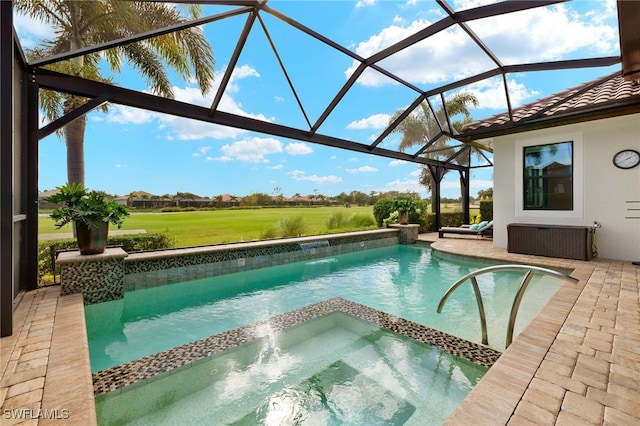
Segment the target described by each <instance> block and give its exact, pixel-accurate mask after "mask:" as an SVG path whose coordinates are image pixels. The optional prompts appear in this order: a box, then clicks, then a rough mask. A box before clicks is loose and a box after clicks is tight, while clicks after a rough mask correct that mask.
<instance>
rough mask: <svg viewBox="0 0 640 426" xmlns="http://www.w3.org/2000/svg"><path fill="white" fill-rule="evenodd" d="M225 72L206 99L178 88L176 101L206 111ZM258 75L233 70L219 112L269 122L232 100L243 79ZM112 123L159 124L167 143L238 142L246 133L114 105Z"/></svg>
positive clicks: (196, 90)
mask: <svg viewBox="0 0 640 426" xmlns="http://www.w3.org/2000/svg"><path fill="white" fill-rule="evenodd" d="M223 73H224V69H223V70H221V71H219V72H217V73H216V76H215V79H214V87H213V90H212V92H211V93H210V94H209V95H208V96H206V97H205V96H202V93H201V92H200V89H199V88H197V87H191V86H186V87H177V86H173V88H172V90H173V93H174V97H175V100H177V101H180V102H184V103H188V104H193V105H198V106H201V107H205V108H208V107H210V106H211V103H212V102H213V97H214V93H216V91H217V90H218V87H219V85H220V82H221V80H222V74H223ZM259 77H260V74H259V73H258V72H257V71H256V70H255V69H254V68H252V67H250V66H248V65H243V66H240V67H238V68H236V69H235V70H234V72H233V73H232V75H231V79H230V80H229V84H228V85H227V88H226V91H225V94H224V95H223V96H222V98H221V100H220V105H219V109H220V110H221V111H225V112H230V113H232V114H237V115H240V116H244V117H251V118H255V119H258V120H263V121H267V122H271V121H272V120H270V119H269V118H267V117H266V116H264V115H263V114H251V113H249V112H247V111H244V110H243V109H242V106H241V105H240V104H239V103H237V102H236V101H235V100H234V99H233V97H232V96H231V95H232V94H233V93H237V92H239V91H240V85H239V84H238V83H239V81H241V80H242V79H245V78H259ZM107 119H108V120H109V121H111V122H115V123H118V124H143V123H148V122H150V121H151V120H153V119H156V120H157V121H158V123H159V125H158V127H159V128H161V129H163V130H164V131H166V132H167V138H168V139H179V140H199V139H203V138H213V139H228V138H238V137H240V136H241V135H243V134H245V133H246V131H245V130H241V129H234V128H231V127H225V126H220V125H217V124H212V123H207V122H202V121H197V120H189V119H186V118H182V117H176V116H171V115H166V114H159V113H154V112H149V111H142V110H138V109H135V108H130V107H125V106H120V105H114V106H113V107H112V110H111V112H110V113H109V116H108V118H107Z"/></svg>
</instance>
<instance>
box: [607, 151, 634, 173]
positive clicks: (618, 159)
mask: <svg viewBox="0 0 640 426" xmlns="http://www.w3.org/2000/svg"><path fill="white" fill-rule="evenodd" d="M613 164H614V165H615V166H616V167H619V168H621V169H631V168H633V167H635V166H637V165H638V164H640V152H638V151H635V150H633V149H625V150H623V151H620V152H618V153H617V154H616V155H614V156H613Z"/></svg>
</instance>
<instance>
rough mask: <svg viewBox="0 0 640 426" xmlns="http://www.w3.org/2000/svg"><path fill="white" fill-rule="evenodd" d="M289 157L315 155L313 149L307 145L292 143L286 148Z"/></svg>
mask: <svg viewBox="0 0 640 426" xmlns="http://www.w3.org/2000/svg"><path fill="white" fill-rule="evenodd" d="M285 150H286V151H287V154H289V155H307V154H311V153H313V149H312V148H311V147H310V146H309V145H308V144H306V143H301V142H300V143H290V144H287V146H286V147H285Z"/></svg>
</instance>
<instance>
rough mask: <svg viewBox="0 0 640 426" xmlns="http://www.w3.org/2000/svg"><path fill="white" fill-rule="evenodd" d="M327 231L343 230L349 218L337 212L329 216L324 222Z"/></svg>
mask: <svg viewBox="0 0 640 426" xmlns="http://www.w3.org/2000/svg"><path fill="white" fill-rule="evenodd" d="M325 224H326V225H327V229H339V228H345V227H347V226H348V225H349V218H348V217H347V215H346V214H345V212H342V211H339V212H335V213H332V214H330V215H329V217H327V220H326V221H325Z"/></svg>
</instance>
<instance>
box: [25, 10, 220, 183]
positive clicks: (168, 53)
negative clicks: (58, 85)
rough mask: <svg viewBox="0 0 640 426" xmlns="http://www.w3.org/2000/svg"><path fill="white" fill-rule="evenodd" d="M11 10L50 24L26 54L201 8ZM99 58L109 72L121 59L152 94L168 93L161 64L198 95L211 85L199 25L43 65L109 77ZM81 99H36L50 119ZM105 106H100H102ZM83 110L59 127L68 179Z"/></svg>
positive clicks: (138, 28)
mask: <svg viewBox="0 0 640 426" xmlns="http://www.w3.org/2000/svg"><path fill="white" fill-rule="evenodd" d="M15 6H16V10H17V11H19V12H21V13H23V14H25V15H28V16H30V17H32V18H35V19H38V20H40V21H43V22H45V23H47V24H49V25H51V26H52V27H53V28H54V30H55V34H56V38H55V39H54V40H49V41H45V42H43V43H42V45H41V46H40V47H38V48H36V49H32V50H30V51H28V52H27V55H28V57H29V58H30V59H37V58H45V57H48V56H51V55H55V54H59V53H63V52H69V51H74V50H77V49H81V48H84V47H87V46H92V45H96V44H100V43H104V42H108V41H112V40H116V39H120V38H123V37H128V36H131V35H134V34H138V33H142V32H145V31H150V30H153V29H157V28H162V27H166V26H170V25H175V24H179V23H182V22H186V21H188V20H190V19H194V18H197V17H198V16H200V14H201V13H202V8H201V7H200V6H198V5H188V6H185V10H186V12H187V14H186V15H183V14H182V13H181V11H180V10H179V9H178V8H177V7H176V6H171V5H168V4H166V3H156V2H143V1H139V2H130V1H119V0H99V1H86V0H83V1H73V0H72V1H62V0H18V1H16V2H15ZM102 59H104V60H105V61H106V63H107V64H108V65H109V67H110V68H111V70H112V71H113V72H119V71H120V70H121V69H122V62H123V61H127V62H128V63H129V64H130V65H131V66H132V67H133V68H135V69H136V70H137V71H138V72H139V73H140V74H141V75H142V76H143V77H144V78H145V79H146V80H147V83H148V84H149V89H150V91H151V92H152V93H153V94H156V95H160V96H165V97H169V98H173V91H172V86H171V82H170V81H169V76H168V74H167V71H166V69H165V67H164V66H163V65H164V64H166V65H168V66H170V67H171V68H173V69H174V70H175V71H176V73H177V74H178V75H180V76H181V77H183V78H185V79H192V78H194V77H195V80H196V81H197V82H198V84H199V85H200V90H201V92H202V94H203V95H206V94H207V93H208V92H209V90H210V89H211V86H212V83H213V76H214V67H215V60H214V58H213V52H212V50H211V46H210V45H209V43H208V42H207V40H206V38H205V37H204V35H203V32H202V30H201V29H200V28H196V27H194V28H189V29H185V30H182V31H178V32H174V33H171V34H167V35H162V36H157V37H154V38H150V39H147V40H145V41H142V42H137V43H132V44H127V45H124V46H120V47H115V48H112V49H109V50H106V51H104V52H102V53H91V54H87V55H84V56H79V57H76V58H73V59H69V60H66V61H62V62H57V63H53V64H51V65H47V66H46V67H47V68H49V69H52V70H54V71H59V72H63V73H66V74H71V75H74V76H79V77H83V78H87V79H91V80H97V81H102V82H111V80H110V79H109V78H105V77H103V75H102V70H101V68H100V61H101V60H102ZM84 102H85V100H84V99H83V98H80V97H77V96H72V95H68V94H65V93H59V92H53V91H48V90H41V91H40V105H41V107H42V109H43V111H44V113H45V115H46V117H47V118H48V119H49V120H51V121H53V120H55V119H57V118H59V117H61V116H63V115H65V114H67V113H69V112H70V111H72V110H74V109H76V108H77V107H78V106H80V105H82V104H83V103H84ZM104 110H105V109H104V108H103V111H104ZM85 127H86V116H82V117H80V118H78V119H76V120H74V121H72V122H71V123H69V124H67V125H66V126H65V127H64V128H63V129H62V131H61V136H62V135H63V136H64V138H65V143H66V145H67V178H68V182H69V183H72V182H75V183H82V184H84V175H85V173H84V132H85Z"/></svg>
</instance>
